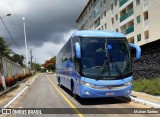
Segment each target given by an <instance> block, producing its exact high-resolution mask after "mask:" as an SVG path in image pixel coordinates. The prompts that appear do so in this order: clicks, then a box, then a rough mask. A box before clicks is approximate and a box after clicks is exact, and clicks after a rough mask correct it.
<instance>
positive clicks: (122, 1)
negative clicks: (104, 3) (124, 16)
mask: <svg viewBox="0 0 160 117" xmlns="http://www.w3.org/2000/svg"><path fill="white" fill-rule="evenodd" d="M127 1H128V0H121V1H120V2H119V7H121V6H122V5H124V4H125V3H126V2H127Z"/></svg>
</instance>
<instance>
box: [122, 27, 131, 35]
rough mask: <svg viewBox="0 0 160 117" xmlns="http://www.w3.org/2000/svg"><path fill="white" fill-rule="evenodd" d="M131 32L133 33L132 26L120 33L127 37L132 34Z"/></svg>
mask: <svg viewBox="0 0 160 117" xmlns="http://www.w3.org/2000/svg"><path fill="white" fill-rule="evenodd" d="M132 32H134V25H132V26H130V27H128V28H127V29H125V30H122V31H121V33H123V34H125V35H127V34H129V33H132Z"/></svg>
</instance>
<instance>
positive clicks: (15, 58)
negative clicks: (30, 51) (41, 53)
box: [12, 54, 24, 66]
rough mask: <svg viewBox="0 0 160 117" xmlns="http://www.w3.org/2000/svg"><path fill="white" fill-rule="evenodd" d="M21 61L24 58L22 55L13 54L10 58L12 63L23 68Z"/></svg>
mask: <svg viewBox="0 0 160 117" xmlns="http://www.w3.org/2000/svg"><path fill="white" fill-rule="evenodd" d="M23 60H24V56H23V55H19V54H14V55H13V56H12V61H13V62H15V63H18V64H20V65H21V66H24V65H23Z"/></svg>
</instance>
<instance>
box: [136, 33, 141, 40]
mask: <svg viewBox="0 0 160 117" xmlns="http://www.w3.org/2000/svg"><path fill="white" fill-rule="evenodd" d="M137 41H138V42H139V41H141V34H139V35H137Z"/></svg>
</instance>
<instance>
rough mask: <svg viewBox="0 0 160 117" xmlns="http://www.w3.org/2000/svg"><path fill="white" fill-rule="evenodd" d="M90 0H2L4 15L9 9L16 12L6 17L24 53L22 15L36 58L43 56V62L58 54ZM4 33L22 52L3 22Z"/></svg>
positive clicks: (1, 30) (1, 32)
mask: <svg viewBox="0 0 160 117" xmlns="http://www.w3.org/2000/svg"><path fill="white" fill-rule="evenodd" d="M87 2H88V0H0V16H5V15H6V14H7V13H9V12H10V13H11V14H12V15H11V16H10V17H4V18H3V20H4V22H5V23H6V25H7V27H8V29H9V30H10V32H11V34H12V36H13V37H14V38H15V40H16V42H17V43H18V45H19V47H20V48H21V50H22V52H23V53H24V54H25V49H24V33H23V22H22V17H23V16H24V17H25V19H26V21H25V22H26V32H27V41H28V46H29V48H33V49H34V50H35V54H34V55H35V57H36V56H37V57H38V58H40V59H39V60H38V62H40V63H43V61H45V60H46V59H49V57H52V56H55V55H56V54H57V53H58V51H59V50H60V48H61V47H62V46H63V44H64V42H66V40H67V39H68V38H69V36H70V35H71V32H72V31H73V30H75V29H76V24H75V22H76V19H77V18H78V16H79V15H80V13H81V12H82V10H83V8H84V7H85V5H86V3H87ZM0 36H1V37H4V38H5V39H6V40H7V41H8V43H10V44H12V45H11V46H12V48H13V50H14V51H15V52H17V53H19V51H18V49H17V48H16V47H15V44H14V43H13V41H12V40H11V38H10V37H9V35H8V34H7V32H6V30H5V28H4V27H3V25H2V23H1V22H0ZM47 44H48V46H47ZM46 46H47V47H46ZM53 48H54V49H53ZM49 50H51V52H48V51H49ZM41 52H42V54H40V55H39V53H41ZM39 56H41V57H39Z"/></svg>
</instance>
